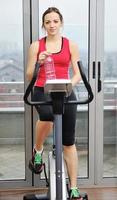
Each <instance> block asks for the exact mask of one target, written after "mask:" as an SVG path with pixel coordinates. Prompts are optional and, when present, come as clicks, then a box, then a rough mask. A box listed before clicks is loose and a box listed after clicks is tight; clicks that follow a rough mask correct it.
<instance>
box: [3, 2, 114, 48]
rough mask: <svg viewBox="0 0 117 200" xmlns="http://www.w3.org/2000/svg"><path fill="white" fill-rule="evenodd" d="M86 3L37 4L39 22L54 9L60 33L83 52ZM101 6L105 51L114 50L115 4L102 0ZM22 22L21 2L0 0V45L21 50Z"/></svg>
mask: <svg viewBox="0 0 117 200" xmlns="http://www.w3.org/2000/svg"><path fill="white" fill-rule="evenodd" d="M88 2H89V1H88V0H72V1H71V0H69V1H68V0H39V15H40V18H41V16H42V13H43V12H44V11H45V9H47V8H48V7H49V6H56V7H58V8H59V9H60V11H61V12H62V14H63V16H64V29H63V33H65V34H66V35H68V37H71V38H73V39H74V40H77V41H78V43H79V45H80V47H81V48H83V47H86V46H87V43H88V42H87V41H88ZM105 2H106V4H105V19H106V20H105V25H106V26H105V48H106V49H114V50H117V45H116V42H115V40H116V36H117V20H116V19H117V0H105ZM76 16H77V17H76ZM22 20H23V18H22V0H0V29H1V30H0V42H3V41H6V42H7V41H10V42H15V43H18V45H19V46H22V45H21V43H22V40H23V28H22V27H23V23H22ZM40 25H41V24H40ZM40 30H41V29H40ZM71 38H70V39H71Z"/></svg>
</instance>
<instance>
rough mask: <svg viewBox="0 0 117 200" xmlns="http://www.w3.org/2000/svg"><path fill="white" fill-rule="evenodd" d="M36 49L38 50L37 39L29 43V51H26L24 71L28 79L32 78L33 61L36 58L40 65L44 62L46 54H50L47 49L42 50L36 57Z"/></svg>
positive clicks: (34, 61)
mask: <svg viewBox="0 0 117 200" xmlns="http://www.w3.org/2000/svg"><path fill="white" fill-rule="evenodd" d="M38 50H39V41H36V42H33V43H32V44H31V45H30V48H29V52H28V62H27V71H26V76H27V79H28V80H29V81H30V80H31V79H32V76H33V72H34V68H35V63H36V61H37V59H38V61H37V62H38V63H40V65H41V64H43V63H44V61H45V59H46V58H47V56H49V55H51V54H50V53H49V52H47V51H42V52H41V53H40V54H39V57H38V58H37V54H38Z"/></svg>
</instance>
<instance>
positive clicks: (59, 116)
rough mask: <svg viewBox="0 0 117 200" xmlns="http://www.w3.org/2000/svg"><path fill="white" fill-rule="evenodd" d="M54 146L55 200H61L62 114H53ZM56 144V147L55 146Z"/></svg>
mask: <svg viewBox="0 0 117 200" xmlns="http://www.w3.org/2000/svg"><path fill="white" fill-rule="evenodd" d="M55 129H56V134H55V144H56V152H57V153H56V200H63V197H62V195H63V193H62V114H55ZM57 144H58V145H57Z"/></svg>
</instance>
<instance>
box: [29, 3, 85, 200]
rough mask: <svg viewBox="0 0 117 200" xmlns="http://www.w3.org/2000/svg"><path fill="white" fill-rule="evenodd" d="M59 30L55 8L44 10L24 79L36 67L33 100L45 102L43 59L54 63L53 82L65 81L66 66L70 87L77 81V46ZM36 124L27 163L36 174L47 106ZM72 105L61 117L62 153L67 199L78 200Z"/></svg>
mask: <svg viewBox="0 0 117 200" xmlns="http://www.w3.org/2000/svg"><path fill="white" fill-rule="evenodd" d="M62 26H63V16H62V14H61V13H60V11H59V10H58V9H57V8H55V7H50V8H48V9H47V10H46V11H45V12H44V13H43V16H42V27H43V28H44V29H45V31H46V33H47V36H46V37H44V38H41V39H39V41H36V42H33V43H32V44H31V46H30V48H29V56H28V64H27V78H28V80H31V79H32V75H33V71H34V67H35V63H36V61H37V60H38V62H39V63H40V71H39V74H38V77H37V80H36V83H35V88H34V95H33V100H35V101H41V100H42V101H43V100H47V99H46V97H45V95H44V83H45V79H46V77H45V71H44V61H45V59H46V58H47V56H51V57H52V58H53V60H54V65H55V73H56V78H58V79H60V78H64V79H68V78H69V74H68V71H69V65H71V66H72V71H73V76H72V78H71V82H72V86H73V87H74V86H75V85H76V84H77V83H78V82H79V81H80V79H81V77H80V73H79V70H78V67H77V61H78V60H79V52H78V48H77V45H76V44H74V43H73V42H72V41H70V40H68V39H67V38H65V37H62V36H61V34H60V30H61V27H62ZM67 98H68V100H75V99H76V97H75V94H74V92H72V93H71V95H70V96H69V97H67ZM36 109H37V112H38V114H39V120H38V121H37V123H36V138H35V147H34V151H33V156H32V159H31V161H30V162H29V167H30V169H31V170H32V171H33V172H35V173H40V172H41V171H42V169H43V161H42V152H43V143H44V141H45V139H46V137H47V136H48V135H49V133H50V132H51V129H52V127H53V113H52V108H51V106H42V107H41V106H39V107H37V106H36ZM76 111H77V106H76V105H66V106H65V111H64V114H63V127H62V131H63V136H62V141H63V150H64V159H65V161H66V166H67V171H68V175H69V178H70V187H71V189H70V199H72V200H73V199H80V200H81V199H82V198H81V196H80V193H79V190H78V188H77V164H78V159H77V151H76V147H75V122H76Z"/></svg>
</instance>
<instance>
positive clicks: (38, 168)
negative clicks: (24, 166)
mask: <svg viewBox="0 0 117 200" xmlns="http://www.w3.org/2000/svg"><path fill="white" fill-rule="evenodd" d="M42 153H43V152H42ZM42 153H38V152H36V150H35V149H34V150H33V155H32V159H31V160H30V161H29V168H30V170H31V171H32V172H34V173H35V174H40V173H41V172H42V170H43V168H44V164H43V161H42Z"/></svg>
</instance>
